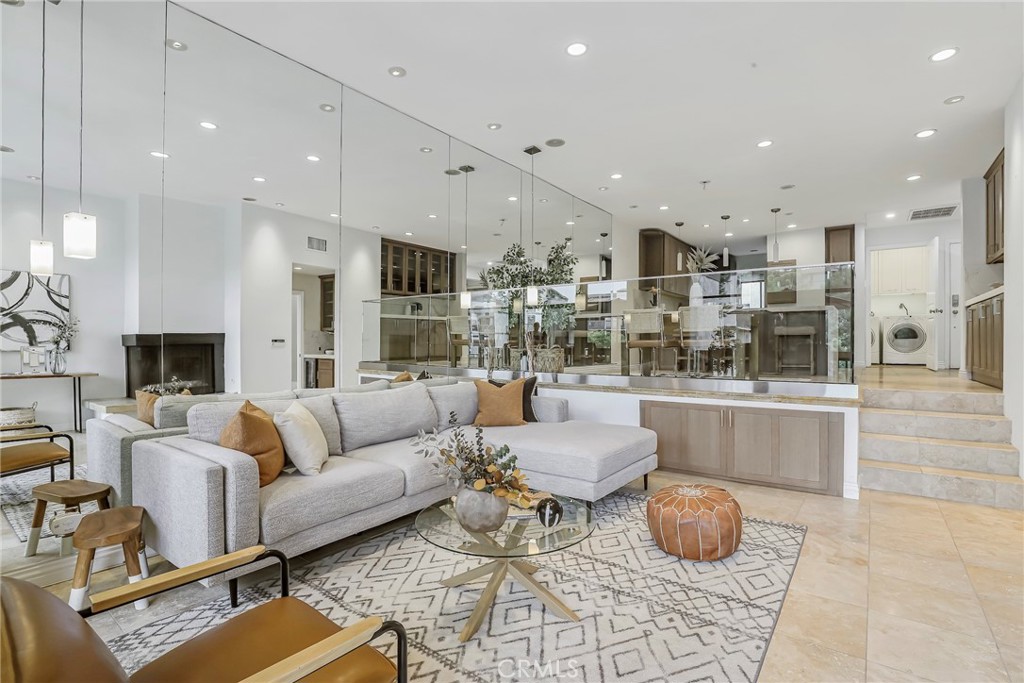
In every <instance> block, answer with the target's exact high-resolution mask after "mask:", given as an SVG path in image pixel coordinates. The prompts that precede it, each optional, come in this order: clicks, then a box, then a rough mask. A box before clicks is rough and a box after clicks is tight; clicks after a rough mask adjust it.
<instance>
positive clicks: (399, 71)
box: [388, 66, 406, 78]
mask: <svg viewBox="0 0 1024 683" xmlns="http://www.w3.org/2000/svg"><path fill="white" fill-rule="evenodd" d="M388 73H389V74H391V75H392V76H394V77H395V78H401V77H402V76H405V73H406V71H405V69H403V68H402V67H400V66H391V67H388Z"/></svg>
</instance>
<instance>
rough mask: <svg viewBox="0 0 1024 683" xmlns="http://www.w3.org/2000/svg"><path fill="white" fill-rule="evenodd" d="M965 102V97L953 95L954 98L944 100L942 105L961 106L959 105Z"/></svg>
mask: <svg viewBox="0 0 1024 683" xmlns="http://www.w3.org/2000/svg"><path fill="white" fill-rule="evenodd" d="M963 101H964V96H963V95H953V96H952V97H947V98H946V99H944V100H942V103H943V104H959V103H961V102H963Z"/></svg>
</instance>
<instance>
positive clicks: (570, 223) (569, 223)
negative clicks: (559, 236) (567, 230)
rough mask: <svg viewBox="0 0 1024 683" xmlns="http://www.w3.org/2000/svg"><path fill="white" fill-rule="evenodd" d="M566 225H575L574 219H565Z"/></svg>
mask: <svg viewBox="0 0 1024 683" xmlns="http://www.w3.org/2000/svg"><path fill="white" fill-rule="evenodd" d="M565 224H566V225H576V221H566V222H565Z"/></svg>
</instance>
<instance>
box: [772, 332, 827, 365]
mask: <svg viewBox="0 0 1024 683" xmlns="http://www.w3.org/2000/svg"><path fill="white" fill-rule="evenodd" d="M815 332H816V331H815V329H814V327H813V326H812V325H779V326H777V327H776V328H775V337H776V339H775V367H776V369H777V370H778V372H779V374H780V375H781V374H782V372H783V370H785V369H786V368H807V369H808V370H810V372H811V375H814V374H817V373H816V372H815V370H816V369H817V364H816V362H815V355H816V354H815V353H814V351H815V348H814V336H815ZM793 337H797V338H800V337H806V338H807V341H808V345H807V348H808V358H807V362H806V363H788V364H787V363H784V362H783V360H784V359H785V342H786V340H787V339H792V338H793Z"/></svg>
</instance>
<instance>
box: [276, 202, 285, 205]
mask: <svg viewBox="0 0 1024 683" xmlns="http://www.w3.org/2000/svg"><path fill="white" fill-rule="evenodd" d="M274 206H284V202H274Z"/></svg>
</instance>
